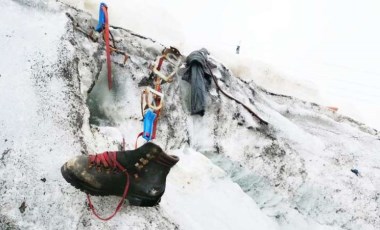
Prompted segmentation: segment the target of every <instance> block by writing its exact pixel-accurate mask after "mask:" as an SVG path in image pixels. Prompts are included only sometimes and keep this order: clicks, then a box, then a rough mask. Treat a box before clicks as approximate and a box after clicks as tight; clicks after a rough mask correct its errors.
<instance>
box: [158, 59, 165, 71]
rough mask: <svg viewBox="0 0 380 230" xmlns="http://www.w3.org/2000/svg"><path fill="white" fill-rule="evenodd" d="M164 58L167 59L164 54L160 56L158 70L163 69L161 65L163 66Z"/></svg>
mask: <svg viewBox="0 0 380 230" xmlns="http://www.w3.org/2000/svg"><path fill="white" fill-rule="evenodd" d="M164 60H165V57H164V56H162V57H161V58H160V60H159V61H158V66H157V70H158V71H160V70H161V66H162V63H163V62H164Z"/></svg>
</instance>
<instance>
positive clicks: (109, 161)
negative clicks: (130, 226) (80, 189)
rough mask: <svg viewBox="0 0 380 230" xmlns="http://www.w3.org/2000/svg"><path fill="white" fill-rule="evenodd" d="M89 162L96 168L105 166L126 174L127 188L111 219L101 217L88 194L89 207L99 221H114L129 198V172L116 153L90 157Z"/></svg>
mask: <svg viewBox="0 0 380 230" xmlns="http://www.w3.org/2000/svg"><path fill="white" fill-rule="evenodd" d="M89 160H90V162H89V164H90V165H96V166H100V165H103V166H104V167H106V168H113V169H114V170H115V169H119V170H120V171H122V172H123V173H125V177H126V179H127V181H126V184H125V188H124V192H123V196H122V198H121V199H120V201H119V203H118V205H117V207H116V210H115V212H114V213H113V214H112V215H110V216H109V217H101V216H99V214H98V213H97V212H96V210H95V207H94V205H93V204H92V202H91V199H90V195H89V194H88V193H87V201H88V205H89V206H90V209H91V211H92V213H93V214H94V215H95V216H96V217H97V218H98V219H100V220H104V221H107V220H110V219H112V218H113V217H114V216H115V215H116V213H117V212H118V211H120V209H121V206H123V203H124V200H125V198H126V197H127V194H128V189H129V174H128V172H127V170H126V169H125V168H124V167H123V166H122V165H121V164H119V162H117V159H116V152H104V153H102V154H96V155H90V156H89Z"/></svg>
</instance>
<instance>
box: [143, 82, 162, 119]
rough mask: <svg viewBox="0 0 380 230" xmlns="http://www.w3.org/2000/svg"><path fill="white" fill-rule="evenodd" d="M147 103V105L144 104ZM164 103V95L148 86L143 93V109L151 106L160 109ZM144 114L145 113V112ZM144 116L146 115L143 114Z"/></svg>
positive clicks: (155, 109)
mask: <svg viewBox="0 0 380 230" xmlns="http://www.w3.org/2000/svg"><path fill="white" fill-rule="evenodd" d="M144 103H145V106H144ZM163 103H164V95H163V94H162V93H161V92H159V91H157V90H154V89H152V88H150V87H146V88H145V90H143V91H142V93H141V109H143V108H146V107H149V108H151V109H153V110H154V111H157V110H160V109H161V108H162V105H163ZM143 114H144V113H143ZM143 116H144V115H143Z"/></svg>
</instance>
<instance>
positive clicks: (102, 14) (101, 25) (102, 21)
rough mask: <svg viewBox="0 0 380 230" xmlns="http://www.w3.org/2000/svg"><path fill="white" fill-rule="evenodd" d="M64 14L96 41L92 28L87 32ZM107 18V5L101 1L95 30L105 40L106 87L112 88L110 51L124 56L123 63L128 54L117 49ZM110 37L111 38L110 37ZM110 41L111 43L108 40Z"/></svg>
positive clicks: (79, 29)
mask: <svg viewBox="0 0 380 230" xmlns="http://www.w3.org/2000/svg"><path fill="white" fill-rule="evenodd" d="M66 15H67V16H68V17H69V18H70V19H71V21H72V22H73V25H74V28H76V29H77V30H78V31H80V32H81V33H83V34H85V35H86V36H87V37H88V38H90V39H91V40H92V41H93V42H97V41H98V36H97V35H96V33H94V31H93V30H91V31H89V32H87V31H86V30H85V29H83V28H81V27H80V26H79V23H78V22H76V20H75V19H74V18H73V17H72V16H71V15H70V14H68V13H66ZM109 27H110V26H109V20H108V7H107V5H106V4H105V3H101V4H100V6H99V21H98V25H97V26H96V28H95V31H96V32H99V33H100V32H103V39H104V42H105V50H106V63H107V79H108V89H109V90H111V89H112V70H111V52H115V53H117V54H121V55H123V56H124V62H123V63H124V64H125V63H126V62H127V60H128V58H129V55H128V54H127V53H126V52H124V51H121V50H119V49H118V48H117V47H116V44H115V39H114V37H113V35H112V33H111V31H110V30H109ZM110 37H111V39H110ZM111 41H112V45H111V44H110V42H111Z"/></svg>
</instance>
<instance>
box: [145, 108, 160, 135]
mask: <svg viewBox="0 0 380 230" xmlns="http://www.w3.org/2000/svg"><path fill="white" fill-rule="evenodd" d="M156 117H157V114H155V113H154V112H153V110H152V109H147V111H146V112H145V115H144V131H143V135H142V137H143V138H144V139H145V140H146V141H150V140H152V137H153V126H154V120H155V119H156Z"/></svg>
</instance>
